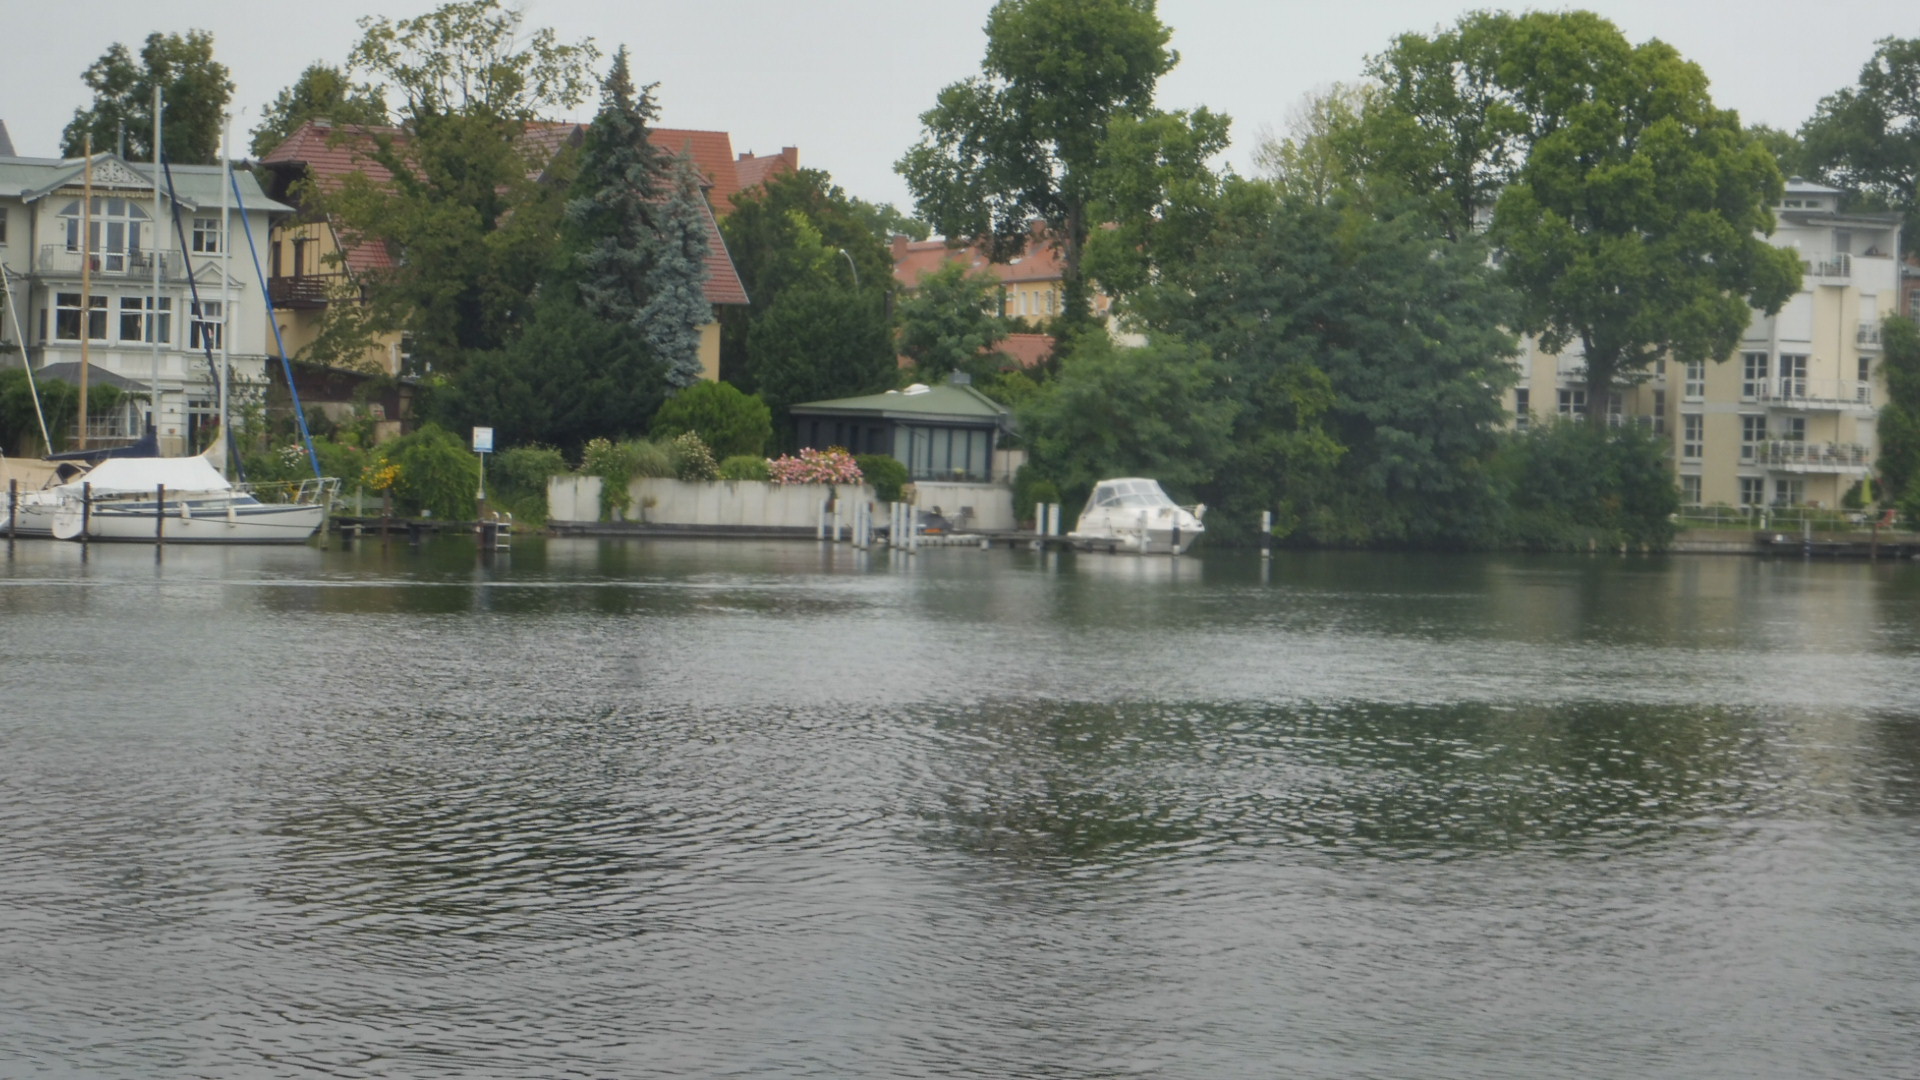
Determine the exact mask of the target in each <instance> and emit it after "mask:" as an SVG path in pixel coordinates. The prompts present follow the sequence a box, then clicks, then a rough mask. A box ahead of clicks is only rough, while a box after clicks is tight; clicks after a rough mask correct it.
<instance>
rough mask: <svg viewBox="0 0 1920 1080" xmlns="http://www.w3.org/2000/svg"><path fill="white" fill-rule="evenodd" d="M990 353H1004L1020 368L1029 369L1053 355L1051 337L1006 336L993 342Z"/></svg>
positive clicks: (1041, 335)
mask: <svg viewBox="0 0 1920 1080" xmlns="http://www.w3.org/2000/svg"><path fill="white" fill-rule="evenodd" d="M991 351H993V352H997V353H1005V354H1006V355H1007V356H1008V358H1010V359H1012V360H1013V361H1014V362H1015V363H1017V364H1019V365H1020V366H1021V367H1023V368H1030V367H1033V366H1035V365H1036V364H1040V363H1043V362H1044V361H1045V360H1046V359H1047V357H1049V356H1051V355H1053V335H1052V334H1008V335H1007V336H1006V337H1003V338H1001V339H1000V340H999V341H996V342H994V343H993V346H992V349H991Z"/></svg>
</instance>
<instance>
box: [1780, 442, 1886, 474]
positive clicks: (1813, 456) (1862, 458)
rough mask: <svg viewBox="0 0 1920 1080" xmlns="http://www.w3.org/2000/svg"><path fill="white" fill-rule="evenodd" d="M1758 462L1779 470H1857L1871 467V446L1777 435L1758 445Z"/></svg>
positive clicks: (1825, 471) (1790, 471)
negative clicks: (1802, 440)
mask: <svg viewBox="0 0 1920 1080" xmlns="http://www.w3.org/2000/svg"><path fill="white" fill-rule="evenodd" d="M1754 456H1755V458H1756V460H1758V462H1759V463H1760V464H1762V465H1764V466H1766V467H1767V468H1769V469H1772V470H1774V471H1776V472H1788V473H1857V472H1861V471H1863V470H1865V469H1866V467H1867V448H1866V447H1864V446H1862V445H1860V444H1859V443H1813V442H1795V441H1792V440H1789V439H1774V440H1771V441H1768V442H1763V443H1760V444H1759V445H1758V446H1757V447H1756V448H1755V455H1754Z"/></svg>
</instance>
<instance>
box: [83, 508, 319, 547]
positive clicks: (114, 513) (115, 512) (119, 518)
mask: <svg viewBox="0 0 1920 1080" xmlns="http://www.w3.org/2000/svg"><path fill="white" fill-rule="evenodd" d="M183 507H184V509H183ZM326 517H327V509H326V507H325V506H322V505H320V504H318V503H252V504H244V505H243V504H235V505H233V506H232V507H231V510H229V507H228V505H227V503H226V502H225V500H215V499H206V500H186V501H185V502H184V503H183V502H175V501H174V500H171V499H169V500H168V501H167V504H166V506H165V507H164V508H162V512H161V514H160V519H159V521H158V522H156V520H155V516H154V505H153V501H152V500H148V501H147V502H145V503H96V504H95V505H94V506H93V508H92V511H91V512H90V513H86V514H83V513H82V511H81V508H80V507H79V506H77V505H68V506H64V507H62V508H60V510H59V511H58V512H57V513H56V514H54V515H53V520H52V523H51V534H52V536H53V537H54V538H55V539H59V540H79V539H82V537H81V529H82V527H83V522H84V527H85V530H86V536H85V539H87V540H90V541H92V540H99V541H107V542H113V541H128V542H144V543H149V544H150V543H153V542H154V541H155V540H156V539H160V540H163V541H164V542H166V543H169V544H304V543H306V542H307V540H308V539H310V538H311V537H312V536H313V534H314V533H316V532H318V531H319V530H320V526H321V525H322V524H324V523H325V522H326Z"/></svg>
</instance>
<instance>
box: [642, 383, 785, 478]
mask: <svg viewBox="0 0 1920 1080" xmlns="http://www.w3.org/2000/svg"><path fill="white" fill-rule="evenodd" d="M689 431H691V432H693V433H694V434H696V435H698V436H700V439H701V441H703V442H705V443H706V444H707V446H708V447H710V448H711V449H712V450H713V456H714V457H717V458H720V459H722V460H725V459H727V458H730V457H736V456H740V455H750V456H753V457H758V456H760V455H761V454H763V453H765V452H766V449H767V441H768V440H769V439H771V438H773V414H772V413H771V412H770V411H769V410H768V409H767V403H766V402H764V401H761V400H760V399H759V398H758V397H756V396H754V395H752V394H743V393H741V392H740V388H739V387H737V386H734V385H733V384H732V383H726V382H698V383H695V384H693V385H692V386H689V387H687V388H686V389H684V390H680V391H676V392H675V393H674V395H673V396H672V397H670V398H668V399H667V401H666V404H664V405H662V406H660V411H659V412H656V413H654V414H653V424H652V425H651V426H650V427H649V428H648V432H649V433H650V434H651V435H652V436H653V437H654V438H656V439H658V438H672V437H674V436H676V435H684V434H686V433H687V432H689Z"/></svg>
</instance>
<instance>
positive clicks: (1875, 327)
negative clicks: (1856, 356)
mask: <svg viewBox="0 0 1920 1080" xmlns="http://www.w3.org/2000/svg"><path fill="white" fill-rule="evenodd" d="M1853 340H1854V341H1855V342H1857V343H1858V344H1859V345H1860V347H1861V348H1863V349H1877V348H1879V347H1880V324H1879V323H1877V322H1863V323H1861V324H1860V330H1859V332H1857V333H1856V334H1854V336H1853Z"/></svg>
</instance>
